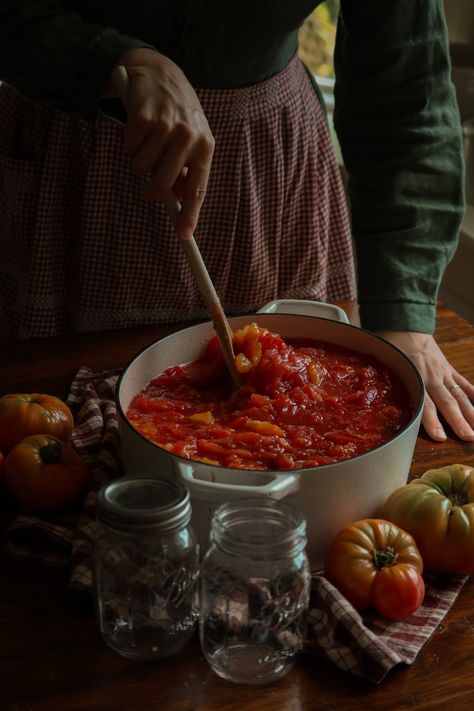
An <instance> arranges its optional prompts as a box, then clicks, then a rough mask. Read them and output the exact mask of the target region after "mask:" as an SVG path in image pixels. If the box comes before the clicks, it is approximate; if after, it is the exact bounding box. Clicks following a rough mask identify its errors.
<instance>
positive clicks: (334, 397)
mask: <svg viewBox="0 0 474 711" xmlns="http://www.w3.org/2000/svg"><path fill="white" fill-rule="evenodd" d="M234 349H235V352H236V366H237V369H238V370H239V372H240V373H241V378H242V382H243V385H242V386H241V387H240V388H239V389H238V390H233V388H232V385H231V382H230V378H229V376H228V373H227V369H226V366H225V363H224V361H223V358H222V355H221V352H220V349H219V345H218V342H217V339H216V338H215V337H214V338H212V339H211V340H210V342H209V344H208V347H207V349H206V352H205V353H204V355H203V356H202V358H201V359H199V360H197V361H194V362H192V363H188V364H186V365H178V366H173V367H171V368H168V369H167V370H165V371H164V372H163V373H162V374H161V375H159V376H158V377H156V378H154V379H153V380H152V381H151V382H150V383H149V384H148V385H147V386H146V387H145V388H144V389H143V390H142V392H140V393H138V394H137V395H136V396H135V398H134V399H133V400H132V402H131V404H130V407H129V409H128V412H127V416H128V419H129V420H130V422H131V423H132V424H133V426H134V427H135V428H136V429H137V430H138V431H139V432H140V433H141V434H143V435H144V436H145V437H146V438H147V439H149V440H151V441H152V442H154V443H155V444H157V445H159V446H160V447H163V448H165V449H167V450H169V451H170V452H173V453H175V454H178V455H180V456H182V457H186V458H188V459H194V460H198V461H202V462H207V463H209V464H217V465H220V466H225V467H231V468H238V469H258V470H276V469H300V468H306V467H314V466H319V465H321V464H330V463H332V462H337V461H340V460H342V459H348V458H349V457H354V456H356V455H358V454H361V453H363V452H366V451H368V450H370V449H373V448H374V447H377V446H378V445H380V444H382V443H383V442H385V441H386V440H388V439H390V438H391V437H392V436H393V435H394V434H395V433H396V432H398V431H399V430H400V429H401V428H403V427H404V426H405V425H406V424H407V423H408V421H409V420H410V419H411V417H412V414H413V404H412V403H411V402H410V399H409V397H408V394H407V393H406V391H405V389H404V387H403V386H402V385H401V383H400V382H399V381H398V380H397V379H396V377H395V376H394V374H393V373H391V372H390V371H389V370H388V369H387V368H386V367H385V366H383V365H381V364H380V363H379V362H378V361H376V360H375V359H374V358H372V357H371V356H369V355H361V354H359V353H356V352H353V351H350V350H348V349H345V348H342V347H338V346H333V345H331V344H326V343H320V342H313V343H311V345H307V344H306V345H298V344H297V343H293V344H292V345H290V344H288V343H286V342H284V341H283V339H282V338H281V337H280V336H279V335H277V334H274V333H270V332H269V331H267V330H265V329H262V328H259V327H258V326H257V325H256V324H249V325H248V326H246V327H245V328H243V329H241V330H239V331H236V333H235V334H234Z"/></svg>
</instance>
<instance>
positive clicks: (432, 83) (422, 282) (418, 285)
mask: <svg viewBox="0 0 474 711" xmlns="http://www.w3.org/2000/svg"><path fill="white" fill-rule="evenodd" d="M335 69H336V89H335V117H334V118H335V127H336V131H337V134H338V138H339V141H340V144H341V149H342V155H343V159H344V163H345V166H346V168H347V172H348V175H349V181H348V191H349V198H350V205H351V216H352V225H353V235H354V240H355V244H356V256H357V270H358V290H359V303H360V314H361V321H362V325H363V326H364V327H365V328H367V329H369V330H374V331H375V330H382V329H387V330H411V331H422V332H425V333H431V332H433V330H434V327H435V313H436V299H437V295H438V289H439V284H440V280H441V278H442V275H443V272H444V269H445V267H446V264H447V263H448V261H449V260H450V258H451V257H452V255H453V253H454V251H455V249H456V245H457V241H458V233H459V228H460V224H461V220H462V216H463V212H464V164H463V152H462V133H461V125H460V117H459V111H458V107H457V103H456V97H455V91H454V86H453V84H452V82H451V73H450V70H451V67H450V60H449V46H448V39H447V31H446V25H445V20H444V14H443V6H442V0H384V1H383V2H380V0H341V15H340V20H339V25H338V34H337V42H336V50H335Z"/></svg>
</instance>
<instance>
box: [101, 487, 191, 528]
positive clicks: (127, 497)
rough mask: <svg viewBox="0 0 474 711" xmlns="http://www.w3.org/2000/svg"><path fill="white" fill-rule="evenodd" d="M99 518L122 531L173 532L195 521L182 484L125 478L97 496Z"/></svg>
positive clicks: (187, 493)
mask: <svg viewBox="0 0 474 711" xmlns="http://www.w3.org/2000/svg"><path fill="white" fill-rule="evenodd" d="M97 518H98V520H99V521H100V522H101V523H103V524H104V525H106V526H109V527H110V528H115V529H119V530H122V531H125V530H129V529H154V530H159V531H160V532H163V533H165V532H166V533H167V532H172V531H175V530H179V529H180V528H183V527H184V526H186V525H187V524H188V523H189V521H190V519H191V503H190V497H189V492H188V491H187V490H186V489H185V488H184V486H182V485H181V484H179V483H178V482H175V481H168V480H167V479H161V478H158V477H138V476H137V477H135V476H130V477H121V478H120V479H116V480H115V481H113V482H111V483H109V484H106V485H105V486H104V487H102V489H101V490H100V491H99V493H98V494H97Z"/></svg>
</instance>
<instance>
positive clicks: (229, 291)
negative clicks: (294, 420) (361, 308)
mask: <svg viewBox="0 0 474 711" xmlns="http://www.w3.org/2000/svg"><path fill="white" fill-rule="evenodd" d="M197 92H198V95H199V98H200V101H201V103H202V106H203V108H204V111H205V113H206V116H207V118H208V121H209V124H210V127H211V130H212V132H213V135H214V137H215V140H216V149H215V154H214V159H213V164H212V169H211V176H210V181H209V186H208V193H207V197H206V200H205V203H204V206H203V209H202V212H201V217H200V220H199V225H198V229H197V231H196V235H195V236H196V239H197V241H198V244H199V247H200V249H201V252H202V255H203V257H204V260H205V262H206V265H207V267H208V270H209V272H210V275H211V278H212V279H213V281H214V283H215V286H216V289H217V292H218V294H219V296H220V299H221V301H222V304H223V306H224V309H225V310H226V311H227V312H228V313H229V314H235V313H245V312H251V311H254V310H256V309H258V308H259V307H260V306H261V305H262V304H264V303H265V302H266V301H269V300H271V299H274V298H277V297H278V298H285V297H286V298H305V299H317V300H338V299H341V300H346V299H351V298H353V297H354V295H355V287H354V266H353V257H352V249H351V231H350V224H349V218H348V212H347V206H346V202H345V196H344V191H343V187H342V184H341V179H340V174H339V169H338V166H337V163H336V160H335V156H334V152H333V148H332V144H331V139H330V134H329V131H328V127H327V123H326V119H325V117H324V114H323V111H322V109H321V106H320V104H319V100H318V98H317V96H316V93H315V91H314V88H313V86H312V84H311V81H310V79H309V77H308V75H307V72H306V70H305V68H304V67H303V65H302V64H301V62H300V61H299V60H298V58H296V57H295V58H294V59H293V60H292V61H291V62H290V64H289V65H288V67H287V68H286V69H284V70H283V71H282V72H280V73H279V74H278V75H276V76H275V77H272V78H271V79H268V80H266V81H264V82H262V83H260V84H258V85H255V86H251V87H247V88H243V89H232V90H210V89H203V90H199V89H198V90H197ZM0 125H1V126H2V132H1V135H0V333H1V334H2V337H3V338H5V337H6V338H29V337H36V336H51V335H56V334H61V333H67V332H85V331H97V330H101V329H105V328H123V327H129V326H133V325H139V324H151V323H159V322H171V321H182V320H188V319H191V318H200V317H205V316H206V311H205V308H204V304H203V302H202V300H201V297H200V294H199V291H198V290H197V288H196V286H195V284H194V281H193V278H192V275H191V273H190V271H189V267H188V265H187V263H186V260H185V258H184V256H183V253H182V251H181V248H180V245H179V243H178V241H177V239H176V237H175V235H174V233H173V229H172V226H171V224H170V220H169V218H168V215H167V213H166V211H165V209H164V207H163V205H150V204H147V203H145V202H144V201H143V198H142V190H143V186H144V182H145V180H146V178H143V177H138V176H135V175H133V173H132V172H131V169H130V164H129V161H128V159H127V157H126V156H125V154H124V151H123V126H122V125H121V124H120V123H119V122H117V121H115V120H113V119H110V118H108V117H106V116H105V115H101V117H100V119H99V121H98V123H97V125H96V126H91V125H89V124H87V123H86V122H84V121H82V120H80V119H78V118H77V117H75V116H73V115H72V114H69V113H67V112H65V111H61V110H59V109H56V108H54V107H52V106H50V105H46V104H41V103H37V102H31V101H28V100H26V99H25V98H24V97H22V96H21V95H20V94H18V93H17V92H16V91H14V90H13V89H12V88H11V87H9V86H2V87H0Z"/></svg>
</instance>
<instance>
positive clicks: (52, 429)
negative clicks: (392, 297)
mask: <svg viewBox="0 0 474 711" xmlns="http://www.w3.org/2000/svg"><path fill="white" fill-rule="evenodd" d="M73 427H74V420H73V417H72V413H71V411H70V409H69V408H68V406H67V405H66V403H64V402H63V401H62V400H60V399H59V398H57V397H54V396H53V395H42V394H40V393H20V394H18V393H14V394H11V395H4V396H3V397H0V449H1V450H2V451H3V452H4V453H5V454H6V453H7V452H9V451H10V449H11V448H12V447H14V445H15V444H16V443H17V442H19V441H20V440H21V439H23V438H24V437H28V436H29V435H35V434H50V435H53V437H58V438H59V439H60V440H63V441H64V442H67V441H68V440H69V438H70V437H71V434H72V430H73Z"/></svg>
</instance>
